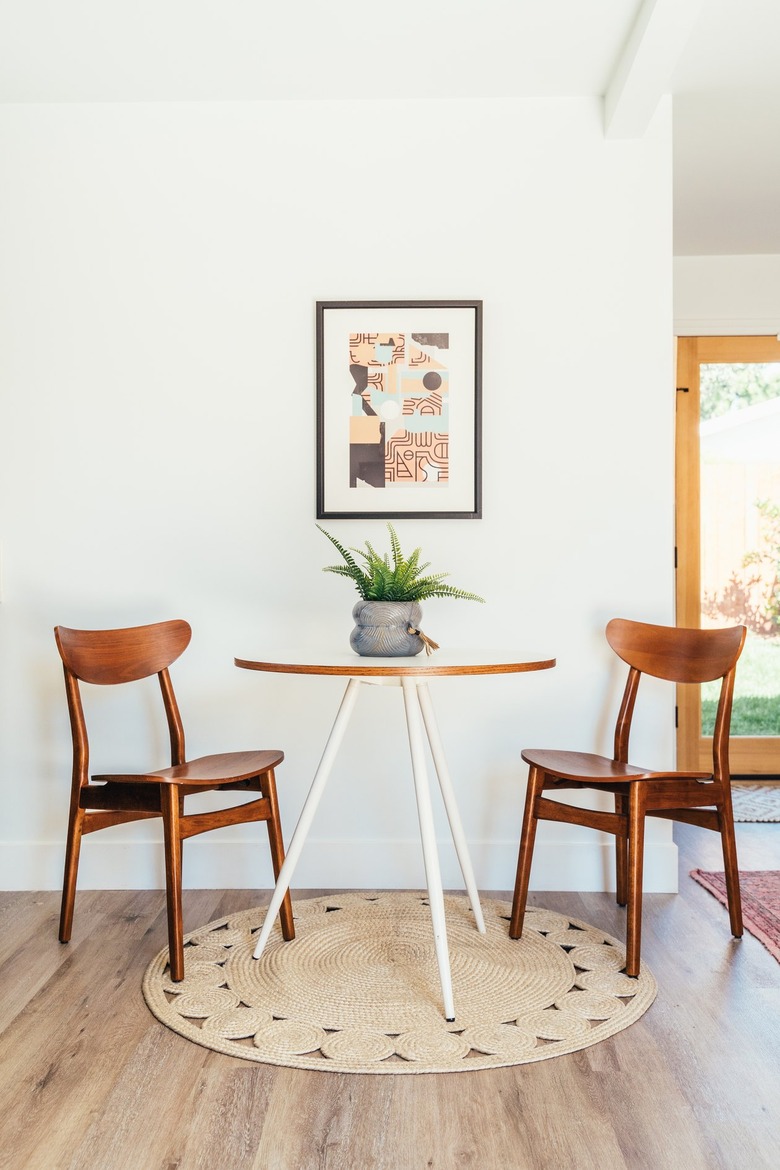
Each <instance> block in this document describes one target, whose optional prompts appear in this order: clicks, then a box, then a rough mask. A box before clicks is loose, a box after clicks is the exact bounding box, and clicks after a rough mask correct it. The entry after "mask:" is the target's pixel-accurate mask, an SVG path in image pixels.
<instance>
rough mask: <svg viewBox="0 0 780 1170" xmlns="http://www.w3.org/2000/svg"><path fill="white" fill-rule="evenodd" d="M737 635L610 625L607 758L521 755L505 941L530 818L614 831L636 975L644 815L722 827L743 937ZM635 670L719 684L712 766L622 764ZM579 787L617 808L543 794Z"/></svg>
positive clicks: (732, 910) (519, 896)
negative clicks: (734, 760)
mask: <svg viewBox="0 0 780 1170" xmlns="http://www.w3.org/2000/svg"><path fill="white" fill-rule="evenodd" d="M745 634H746V630H745V627H744V626H733V627H731V628H730V629H726V630H689V629H678V628H674V627H669V626H652V625H645V624H644V623H642V622H632V621H626V620H623V619H621V618H615V619H614V620H613V621H611V622H609V624H608V625H607V629H606V635H607V641H608V642H609V644H610V646H611V647H612V649H613V650H614V651H615V653H616V654H617V655H618V657H619V658H622V660H623V661H624V662H625V663H627V665H628V666H629V668H630V669H629V672H628V681H627V683H626V688H625V691H624V694H623V701H622V704H621V706H620V711H619V713H618V718H617V725H616V727H615V747H614V757H613V759H608V758H607V757H606V756H598V755H592V754H590V753H587V752H571V751H537V750H536V749H534V750H525V751H523V752H522V757H523V759H524V760H525V762H526V763H527V764H528V765H529V773H528V789H527V792H526V799H525V814H524V817H523V828H522V834H521V839H520V853H519V857H518V861H517V878H516V880H515V891H514V900H513V903H512V916H511V920H510V925H509V934H510V937H511V938H520V936H521V934H522V932H523V918H524V916H525V906H526V900H527V897H528V882H529V877H530V873H531V860H532V855H533V848H534V838H535V835H536V825H537V822H538V821H539V820H548V821H563V822H564V823H566V824H574V825H585V826H586V827H588V828H591V829H598V830H600V831H602V832H607V833H614V834H615V838H616V877H617V882H616V885H617V901H618V904H619V905H621V906H625V905H626V904H628V913H627V918H628V921H627V924H626V928H627V947H626V974H627V975H634V976H636V975H638V974H639V957H640V943H641V929H642V867H643V855H644V833H645V817H646V816H651V817H663V818H665V819H669V820H674V821H685V822H687V823H688V824H692V825H700V826H702V827H703V828H706V829H714V830H715V832H717V833H720V835H721V843H722V846H723V862H724V866H725V870H726V886H727V892H728V902H729V917H730V920H731V931H732V934H734V936H735V937H736V938H741V936H742V904H741V899H740V893H739V873H738V870H737V846H736V840H735V836H734V816H733V812H732V807H731V782H730V775H729V728H730V723H731V705H732V700H733V696H734V677H735V673H736V665H737V659H738V658H739V656H740V654H741V653H742V647H743V645H744V643H745ZM643 673H644V674H649V675H654V676H655V677H656V678H661V679H666V680H668V681H669V682H674V683H703V682H710V681H712V680H713V679H718V678H719V679H721V680H722V682H721V688H720V700H719V702H718V710H717V715H716V717H715V731H714V735H713V740H712V771H711V772H657V771H653V770H651V769H647V768H640V767H637V766H635V765H633V764H629V762H628V746H629V735H630V732H631V719H632V716H633V713H634V704H635V701H636V696H637V688H638V686H639V680H640V678H641V676H642V674H643ZM583 788H590V789H594V790H597V791H601V792H610V793H613V794H614V798H615V811H614V812H606V811H605V812H601V811H596V810H592V809H585V808H576V807H574V806H573V805H569V804H565V803H563V802H561V801H557V800H549V799H548V798H547V796H545V795H544V793H547V792H560V791H562V790H563V789H583Z"/></svg>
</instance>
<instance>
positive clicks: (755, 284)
mask: <svg viewBox="0 0 780 1170" xmlns="http://www.w3.org/2000/svg"><path fill="white" fill-rule="evenodd" d="M674 327H675V333H676V334H677V336H678V337H708V336H714V337H718V336H723V335H725V336H739V335H748V336H750V335H757V336H767V335H771V334H778V333H780V256H774V255H768V256H678V257H676V258H675V261H674Z"/></svg>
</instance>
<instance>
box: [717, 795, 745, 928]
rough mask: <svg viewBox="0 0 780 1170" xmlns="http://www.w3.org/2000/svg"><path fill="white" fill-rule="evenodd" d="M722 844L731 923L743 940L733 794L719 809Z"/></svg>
mask: <svg viewBox="0 0 780 1170" xmlns="http://www.w3.org/2000/svg"><path fill="white" fill-rule="evenodd" d="M718 824H719V825H720V843H721V846H722V848H723V868H724V870H725V871H726V872H725V876H726V894H727V896H728V902H729V921H730V923H731V933H732V934H733V935H734V938H742V894H741V892H740V888H739V865H738V862H737V838H736V835H735V833H734V812H733V810H732V807H731V794H730V793H729V795H728V796H727V798H726V800H724V802H723V804H722V805H721V806H720V808H719V809H718Z"/></svg>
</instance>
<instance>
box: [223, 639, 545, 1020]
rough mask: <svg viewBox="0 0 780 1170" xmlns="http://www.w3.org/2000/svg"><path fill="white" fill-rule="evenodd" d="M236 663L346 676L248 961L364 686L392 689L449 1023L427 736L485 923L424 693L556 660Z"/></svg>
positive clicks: (310, 658) (498, 655) (287, 878)
mask: <svg viewBox="0 0 780 1170" xmlns="http://www.w3.org/2000/svg"><path fill="white" fill-rule="evenodd" d="M235 664H236V666H238V667H241V668H242V669H244V670H259V671H265V672H269V673H272V674H305V675H322V676H333V675H340V676H342V677H344V678H346V679H347V680H348V681H347V685H346V690H345V691H344V695H343V698H342V700H341V704H340V706H339V708H338V711H337V712H336V717H335V719H334V722H333V727H332V728H331V731H330V734H329V736H328V739H327V742H326V744H325V749H324V751H323V753H322V757H321V759H320V762H319V766H318V767H317V770H316V772H315V774H314V778H313V780H312V783H311V787H310V788H309V792H308V795H307V797H306V800H305V802H304V805H303V808H302V810H301V813H300V816H299V819H298V823H297V825H296V827H295V831H294V833H293V835H292V838H291V840H290V844H289V848H288V850H287V855H286V857H285V861H284V864H283V865H282V868H281V871H280V873H279V878H278V880H277V882H276V886H275V888H274V891H273V894H272V896H271V902H270V904H269V907H268V911H267V913H266V917H265V920H264V923H263V926H262V929H261V931H260V934H259V936H258V940H257V945H256V947H255V951H254V958H255V959H259V958H260V956H261V955H262V953H263V950H264V948H265V945H266V943H267V941H268V937H269V935H270V933H271V930H272V927H273V924H274V921H275V919H276V916H277V914H278V912H279V907H280V906H281V903H282V900H283V898H284V895H285V894H286V892H287V890H288V889H289V887H290V883H291V881H292V876H293V873H294V871H295V866H296V865H297V863H298V860H299V858H300V855H301V852H302V850H303V847H304V844H305V842H306V837H307V835H308V832H309V829H310V827H311V823H312V821H313V819H314V815H315V813H316V811H317V806H318V805H319V802H320V800H321V798H322V794H323V792H324V790H325V786H326V784H327V782H328V778H329V776H330V774H331V771H332V769H333V764H334V761H335V758H336V754H337V752H338V750H339V747H340V745H341V743H342V740H343V738H344V734H345V732H346V730H347V727H348V725H349V721H350V718H351V716H352V712H353V711H354V708H355V703H356V701H357V697H358V694H359V692H360V689H361V687H362V686H365V685H370V686H395V687H400V688H401V689H402V692H403V702H404V711H405V714H406V727H407V733H408V737H409V750H410V755H411V765H412V777H413V780H414V788H415V796H416V801H417V815H418V820H419V825H420V840H421V844H422V853H423V862H424V866H425V878H426V884H427V888H428V901H429V904H430V910H431V923H432V928H433V938H434V945H435V949H436V959H437V964H438V969H439V978H440V982H441V991H442V1001H443V1007H444V1015H445V1017H446V1019H447V1020H448V1021H452V1020H454V1019H455V1004H454V998H453V990H452V976H451V972H450V960H449V951H448V947H447V924H446V920H445V913H444V892H443V888H442V879H441V868H440V864H439V854H438V850H437V846H436V836H435V832H434V820H433V806H432V803H431V793H430V786H429V782H428V774H427V768H426V759H425V738H424V736H427V739H428V743H429V745H430V750H431V757H432V759H433V763H434V768H435V770H436V776H437V778H438V782H439V787H440V790H441V794H442V800H443V803H444V808H445V810H446V813H447V819H448V821H449V826H450V832H451V833H452V839H453V843H454V845H455V852H456V854H457V858H458V863H459V865H460V869H461V873H462V874H463V881H464V884H465V887H466V892H467V894H468V897H469V901H470V903H471V908H472V911H473V913H474V921H475V925H476V928H477V930H479V931H481V932H482V933H484V932H485V922H484V918H483V915H482V909H481V906H480V902H479V894H478V891H477V885H476V880H475V878H474V870H473V867H472V864H471V858H470V857H469V851H468V846H467V843H466V837H465V833H464V831H463V825H462V822H461V818H460V814H459V812H458V806H457V802H456V800H455V792H454V789H453V785H452V779H451V777H450V772H449V768H448V766H447V761H446V757H445V754H444V748H443V745H442V741H441V736H440V734H439V729H438V725H437V722H436V718H435V715H434V711H433V705H432V703H431V697H430V693H429V690H428V680H429V679H431V678H436V677H441V676H443V675H445V676H453V675H457V676H461V677H462V676H468V675H504V674H522V673H526V672H530V671H538V670H549V669H550V668H551V667H553V666H555V659H554V658H550V657H543V656H537V655H534V654H529V653H516V652H513V651H511V650H510V651H500V650H455V649H451V650H437V651H436V652H435V653H433V654H431V655H425V654H420V655H418V656H417V657H413V658H403V657H399V658H364V657H359V656H358V655H356V654H354V653H352V652H349V651H346V652H339V651H336V652H334V653H330V652H327V651H326V652H321V651H316V652H312V651H290V652H287V651H282V652H273V653H271V654H268V653H266V654H261V655H259V656H258V657H256V658H244V657H242V658H236V659H235Z"/></svg>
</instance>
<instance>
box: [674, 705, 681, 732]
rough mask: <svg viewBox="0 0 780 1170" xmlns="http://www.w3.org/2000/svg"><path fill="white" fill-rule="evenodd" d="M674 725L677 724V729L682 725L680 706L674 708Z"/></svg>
mask: <svg viewBox="0 0 780 1170" xmlns="http://www.w3.org/2000/svg"><path fill="white" fill-rule="evenodd" d="M674 726H675V730H676V729H678V728H679V726H680V708H679V707H675V709H674Z"/></svg>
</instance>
